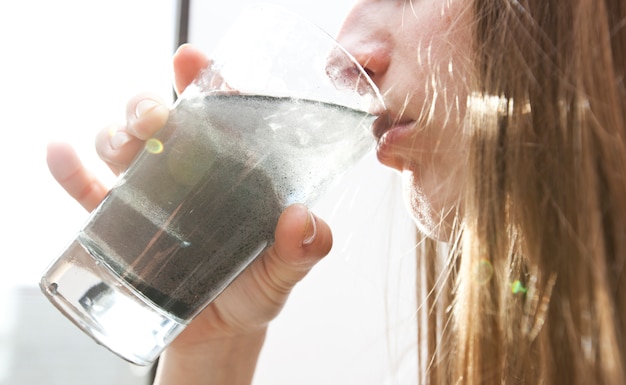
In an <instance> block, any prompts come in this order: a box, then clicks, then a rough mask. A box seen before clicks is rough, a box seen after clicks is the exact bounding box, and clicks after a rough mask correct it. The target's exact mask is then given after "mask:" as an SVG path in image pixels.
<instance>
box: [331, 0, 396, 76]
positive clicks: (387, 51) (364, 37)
mask: <svg viewBox="0 0 626 385" xmlns="http://www.w3.org/2000/svg"><path fill="white" fill-rule="evenodd" d="M337 40H338V42H339V44H341V45H342V46H343V47H344V48H345V49H346V50H347V51H348V52H350V54H352V56H354V58H355V59H356V60H357V61H358V62H359V64H360V65H361V66H362V67H363V68H364V69H365V72H367V74H368V75H369V76H370V77H371V78H372V80H373V81H374V82H375V83H377V84H379V83H380V81H381V78H382V77H383V75H384V74H385V72H387V69H388V68H389V64H390V62H391V48H392V47H391V46H390V45H391V43H392V39H391V34H390V33H389V30H388V29H387V28H386V26H385V22H384V20H381V16H379V15H378V13H377V12H374V11H373V10H368V9H367V3H366V2H359V3H358V4H357V5H356V6H355V7H354V8H353V9H352V10H351V11H350V13H349V14H348V16H347V17H346V19H345V21H344V23H343V25H342V27H341V29H340V31H339V34H338V35H337ZM379 86H380V84H379Z"/></svg>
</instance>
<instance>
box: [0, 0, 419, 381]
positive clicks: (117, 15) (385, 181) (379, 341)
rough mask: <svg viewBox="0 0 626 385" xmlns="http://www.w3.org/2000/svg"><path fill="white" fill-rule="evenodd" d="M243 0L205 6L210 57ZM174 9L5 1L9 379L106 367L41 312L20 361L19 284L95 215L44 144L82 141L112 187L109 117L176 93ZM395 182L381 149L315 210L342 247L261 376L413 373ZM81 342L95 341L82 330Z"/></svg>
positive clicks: (317, 7) (201, 21)
mask: <svg viewBox="0 0 626 385" xmlns="http://www.w3.org/2000/svg"><path fill="white" fill-rule="evenodd" d="M274 2H275V3H278V4H282V5H284V6H286V7H287V8H290V9H292V10H294V11H296V12H298V13H301V14H303V15H305V16H307V17H308V18H310V19H312V20H313V21H315V22H317V23H318V24H320V25H321V26H322V27H323V28H324V29H326V30H327V31H329V32H330V33H335V32H336V31H337V30H338V28H339V25H340V23H341V20H342V17H343V16H344V15H345V14H346V13H347V11H348V10H349V8H350V6H351V0H316V1H293V0H291V1H287V0H283V1H274ZM232 3H235V2H214V1H209V0H206V1H202V0H195V1H193V4H192V20H191V32H190V41H191V42H192V43H194V44H197V45H199V46H200V47H202V48H204V49H206V50H207V52H210V50H211V49H212V47H213V46H214V45H215V42H216V41H217V39H218V38H219V34H220V31H222V30H224V29H225V28H226V27H227V26H228V25H229V24H230V22H231V21H232V20H233V19H234V18H235V16H236V14H237V13H238V12H239V10H240V9H241V8H242V7H244V6H245V5H247V4H251V3H252V1H247V0H246V1H238V2H236V4H232ZM174 18H175V1H173V0H162V1H152V0H131V1H128V0H110V1H107V2H84V1H80V0H59V1H55V2H49V1H47V0H38V1H35V0H33V1H30V2H25V1H24V2H0V43H1V45H0V46H1V47H2V48H3V52H4V54H3V56H4V58H3V60H2V61H1V62H0V65H1V66H2V67H0V84H2V85H3V92H2V94H0V112H1V113H2V116H3V133H2V135H3V137H4V140H3V144H4V148H3V150H2V151H0V172H1V174H2V175H3V188H2V190H0V191H2V195H1V196H0V198H1V199H0V212H2V222H3V224H4V226H3V229H2V232H0V236H1V237H2V238H0V241H1V243H2V245H3V250H2V254H1V255H2V262H3V263H4V267H3V268H0V385H4V384H5V383H6V384H9V383H11V384H15V385H29V384H31V383H32V384H38V383H48V384H55V383H59V384H65V385H68V384H71V383H73V382H71V381H70V380H68V378H69V377H68V376H64V375H63V373H61V374H58V375H56V374H55V375H54V376H52V374H51V373H52V372H50V371H53V370H61V371H72V370H74V368H76V370H80V369H79V368H82V369H83V371H85V373H86V375H87V376H89V375H92V374H93V370H94V369H93V368H92V366H90V362H91V361H94V360H96V359H94V358H92V357H91V356H90V354H91V353H90V352H86V351H80V352H77V351H75V350H76V348H75V347H76V346H77V345H76V343H74V342H72V341H71V340H69V341H68V340H67V339H61V342H58V339H57V340H54V341H55V342H54V344H56V345H52V344H53V342H51V341H48V340H47V337H46V335H47V334H46V333H45V331H46V325H47V324H50V322H47V323H46V322H42V320H37V319H31V320H29V322H30V324H29V325H33V326H32V327H35V328H38V329H39V330H40V331H44V332H43V333H40V334H37V336H38V337H37V338H40V339H41V340H38V341H34V342H33V341H31V342H30V343H31V345H29V346H30V348H29V349H31V354H29V357H20V356H16V354H17V353H16V352H17V351H18V349H16V348H15V346H16V344H18V342H15V330H16V327H17V326H16V323H17V324H18V323H20V322H22V321H21V320H19V319H18V315H17V314H18V313H19V312H17V311H16V310H15V309H16V306H19V304H16V303H15V301H16V300H15V298H16V297H15V296H14V293H15V290H16V289H15V288H16V287H27V288H30V289H32V288H34V287H35V286H36V284H37V282H38V279H39V275H40V273H41V271H42V270H43V269H44V268H45V266H46V265H47V264H48V263H49V262H50V260H51V259H52V258H54V257H55V256H56V254H57V253H58V252H59V251H60V250H61V249H62V248H63V247H64V245H65V244H66V243H67V242H68V241H69V240H70V239H71V238H72V237H73V235H74V233H75V232H76V231H77V230H78V228H79V227H80V226H81V224H82V223H83V221H84V220H85V218H86V213H85V212H84V211H83V210H82V209H81V208H80V207H78V205H77V204H75V203H74V202H73V201H71V199H69V198H68V197H67V196H66V195H65V194H64V193H63V192H62V191H61V190H60V189H59V188H58V186H56V183H55V182H54V181H53V180H52V178H51V177H49V176H48V174H47V170H46V167H45V145H46V143H47V142H49V141H51V140H62V141H67V142H70V143H72V144H73V145H74V146H76V148H77V150H78V151H79V153H80V154H81V156H82V157H83V158H84V159H85V161H86V163H87V164H88V166H89V167H90V168H91V169H92V170H94V172H95V173H96V174H97V175H98V176H99V177H100V178H102V179H104V180H105V181H106V182H107V183H109V184H112V183H113V181H114V179H113V177H112V176H111V175H110V174H109V173H108V170H106V167H104V166H103V165H102V164H101V163H100V162H99V161H98V159H97V156H96V155H95V153H94V151H93V139H94V136H95V134H96V132H97V131H98V130H99V129H100V128H101V127H103V126H104V125H106V124H109V123H112V122H116V121H123V119H124V108H125V102H126V100H127V99H128V98H129V97H130V96H132V95H133V94H135V93H137V92H139V91H145V90H150V91H154V92H157V93H159V94H161V95H162V96H163V98H165V99H169V98H171V80H172V76H171V60H170V58H171V53H172V51H173V48H174V38H173V36H174V34H173V30H174ZM396 179H397V177H396V175H395V174H393V173H392V172H390V171H389V170H387V169H385V168H384V167H382V166H381V165H379V164H378V163H377V161H376V160H375V158H374V156H369V157H367V158H366V159H365V160H364V161H363V162H361V163H360V164H359V165H358V166H357V167H356V168H355V169H354V170H353V171H351V172H350V173H349V174H348V175H346V176H345V178H344V179H343V180H342V182H341V183H340V184H338V185H337V186H336V187H335V188H334V189H333V191H331V193H330V194H328V195H327V196H326V197H325V198H324V199H323V200H322V201H321V202H319V203H318V204H316V205H315V206H314V207H313V210H314V211H315V212H316V214H318V215H319V216H320V217H322V218H324V219H325V220H327V221H328V222H329V223H330V224H331V227H332V228H333V231H334V238H335V245H334V248H333V251H332V252H331V254H330V255H329V256H328V257H327V258H326V259H325V260H324V261H322V262H321V263H320V264H319V265H318V266H317V267H316V268H315V269H314V271H313V272H312V273H311V274H310V275H309V276H308V277H307V278H306V279H305V280H304V281H303V282H302V283H301V284H300V285H299V286H298V287H297V288H296V290H295V291H294V293H293V295H292V297H291V298H290V300H289V302H288V304H287V306H286V308H285V310H284V311H283V313H281V315H280V316H279V317H278V319H276V320H275V322H274V323H273V324H272V325H271V328H270V332H269V335H268V339H267V344H266V346H265V348H264V350H263V352H262V356H261V358H260V362H259V368H258V371H257V376H256V378H255V384H256V385H266V384H267V385H270V384H272V385H280V384H294V383H297V384H322V383H325V384H340V383H341V384H385V383H396V380H397V383H400V382H401V383H403V384H408V383H411V382H409V381H408V380H407V379H412V380H413V381H414V379H415V374H414V371H415V362H416V361H415V359H414V353H415V352H414V351H413V350H412V346H413V341H414V339H415V330H414V325H415V320H414V319H413V318H412V314H413V311H414V309H415V304H414V299H413V296H412V285H413V278H414V261H413V253H412V243H411V242H412V231H413V230H412V226H411V224H410V220H409V219H408V218H407V216H406V215H405V214H404V210H403V205H402V203H401V198H400V191H399V187H398V183H397V180H396ZM8 266H10V268H8ZM30 292H31V293H33V291H30ZM49 333H50V335H57V334H58V333H59V331H58V330H50V331H49ZM68 338H70V337H68ZM73 338H76V339H77V340H80V341H83V340H82V339H83V338H86V337H84V336H82V335H80V334H79V333H77V334H72V335H71V339H73ZM89 342H90V341H89ZM51 345H52V348H53V349H54V351H55V352H56V357H57V361H58V362H63V363H64V365H59V364H58V362H57V364H56V366H57V367H56V369H55V368H51V367H50V366H49V365H48V366H46V364H45V363H44V362H43V361H42V363H38V362H36V360H35V359H34V358H33V354H32V351H33V350H34V351H37V350H38V349H39V347H41V349H42V350H43V349H50V348H51ZM81 346H82V345H81ZM96 348H97V349H100V348H99V347H96ZM72 349H73V350H74V351H72ZM81 349H86V348H81ZM104 354H105V355H107V357H108V352H104ZM98 357H101V356H98ZM25 359H30V365H31V366H30V367H31V368H33V369H31V371H33V372H37V371H38V370H39V372H38V373H39V377H38V378H37V379H36V380H32V382H28V380H19V381H18V382H16V381H13V380H12V379H14V378H17V377H11V376H12V375H13V374H12V373H13V372H14V371H15V370H16V369H15V365H13V366H11V365H12V364H11V362H13V363H15V362H20V361H22V360H25ZM113 360H116V358H114V359H113ZM115 364H119V365H126V364H125V363H121V362H120V363H115ZM112 365H113V364H112ZM36 368H40V369H36ZM12 370H13V372H12ZM90 370H91V373H89V371H90ZM391 373H396V375H395V377H394V376H392V375H391ZM51 376H52V377H54V378H57V379H58V382H55V381H56V380H55V381H53V380H51V378H52V377H51ZM20 378H21V377H20ZM44 379H45V381H44ZM3 380H4V381H7V382H3ZM76 383H81V382H80V381H77V382H76ZM91 383H94V382H91ZM118 383H120V384H121V382H118Z"/></svg>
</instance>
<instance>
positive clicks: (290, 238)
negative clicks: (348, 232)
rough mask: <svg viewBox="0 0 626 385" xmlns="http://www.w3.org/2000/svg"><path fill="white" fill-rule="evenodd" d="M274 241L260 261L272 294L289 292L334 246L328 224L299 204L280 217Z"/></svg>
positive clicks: (289, 208)
mask: <svg viewBox="0 0 626 385" xmlns="http://www.w3.org/2000/svg"><path fill="white" fill-rule="evenodd" d="M274 238H275V242H274V245H273V246H272V247H271V248H270V249H269V250H268V251H267V253H266V255H265V256H264V257H263V258H262V259H261V262H262V264H263V270H264V274H265V275H267V277H266V278H267V279H270V280H271V282H272V285H270V288H271V289H273V290H275V291H276V293H274V294H275V295H276V294H286V293H288V292H289V291H290V290H291V289H292V288H293V286H294V285H295V284H296V283H298V282H299V281H300V280H301V279H302V278H304V276H305V275H306V274H307V273H308V272H309V270H311V268H312V267H313V266H314V265H315V264H316V263H317V262H318V261H319V260H320V259H322V258H323V257H324V256H326V255H327V254H328V253H329V252H330V249H331V247H332V244H333V238H332V233H331V230H330V227H329V226H328V224H327V223H326V222H324V221H323V220H321V219H319V218H318V217H316V216H315V215H314V214H313V213H312V212H311V211H310V210H309V209H307V207H306V206H304V205H300V204H296V205H292V206H290V207H288V208H287V209H286V210H285V211H284V212H283V213H282V214H281V216H280V218H279V220H278V224H277V226H276V233H275V237H274ZM268 294H270V293H268Z"/></svg>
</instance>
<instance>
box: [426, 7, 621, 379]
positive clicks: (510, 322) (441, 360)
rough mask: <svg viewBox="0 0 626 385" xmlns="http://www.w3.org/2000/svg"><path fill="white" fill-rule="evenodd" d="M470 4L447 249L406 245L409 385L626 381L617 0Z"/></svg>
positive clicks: (619, 19)
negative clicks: (414, 350) (412, 259)
mask: <svg viewBox="0 0 626 385" xmlns="http://www.w3.org/2000/svg"><path fill="white" fill-rule="evenodd" d="M472 12H474V14H475V17H474V20H475V23H474V25H473V28H474V31H475V50H474V51H475V53H476V57H475V58H474V63H475V73H476V79H475V84H473V85H472V90H471V92H470V94H469V96H468V105H467V110H466V122H467V123H466V133H467V136H468V137H469V138H470V139H469V140H470V152H469V155H468V156H469V159H468V164H469V167H468V173H467V175H468V177H467V187H466V189H465V194H464V203H463V214H462V221H461V225H460V226H458V227H459V229H458V231H457V232H456V233H455V234H454V235H453V238H452V241H453V242H452V243H451V244H450V250H449V252H448V255H449V256H448V257H447V258H445V259H443V258H439V259H433V255H434V254H436V250H435V246H433V244H432V242H421V243H420V245H421V246H420V247H421V249H422V250H420V251H421V254H420V255H421V256H420V257H419V258H420V259H419V263H418V296H419V298H420V301H421V305H420V317H421V318H420V319H421V320H423V322H421V323H420V324H419V325H418V338H419V344H418V345H419V347H418V356H419V360H420V362H419V368H420V383H424V384H426V383H431V384H456V383H461V384H533V385H534V384H581V385H582V384H585V385H587V384H626V335H625V334H626V276H625V271H626V270H625V263H626V139H625V136H626V90H625V82H624V72H625V70H626V2H625V1H624V0H568V1H563V0H519V1H517V0H498V1H496V0H474V7H473V10H472ZM433 261H438V262H435V263H433ZM425 326H427V327H425Z"/></svg>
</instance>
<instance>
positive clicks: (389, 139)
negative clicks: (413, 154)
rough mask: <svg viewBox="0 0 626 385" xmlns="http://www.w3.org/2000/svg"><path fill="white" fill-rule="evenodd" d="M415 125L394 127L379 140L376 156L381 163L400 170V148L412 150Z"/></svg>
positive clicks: (411, 123)
mask: <svg viewBox="0 0 626 385" xmlns="http://www.w3.org/2000/svg"><path fill="white" fill-rule="evenodd" d="M413 123H414V122H407V123H403V124H398V125H395V126H393V127H392V128H391V129H390V130H388V131H386V132H385V133H384V134H383V136H381V138H380V139H379V140H378V145H377V147H376V155H377V156H378V159H379V160H380V162H381V163H383V164H385V165H388V166H390V167H393V168H399V167H400V165H396V164H395V163H398V159H397V158H398V155H399V151H398V150H399V149H400V148H405V149H406V148H410V147H411V143H412V140H413V134H414V133H413V130H412V128H413Z"/></svg>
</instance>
